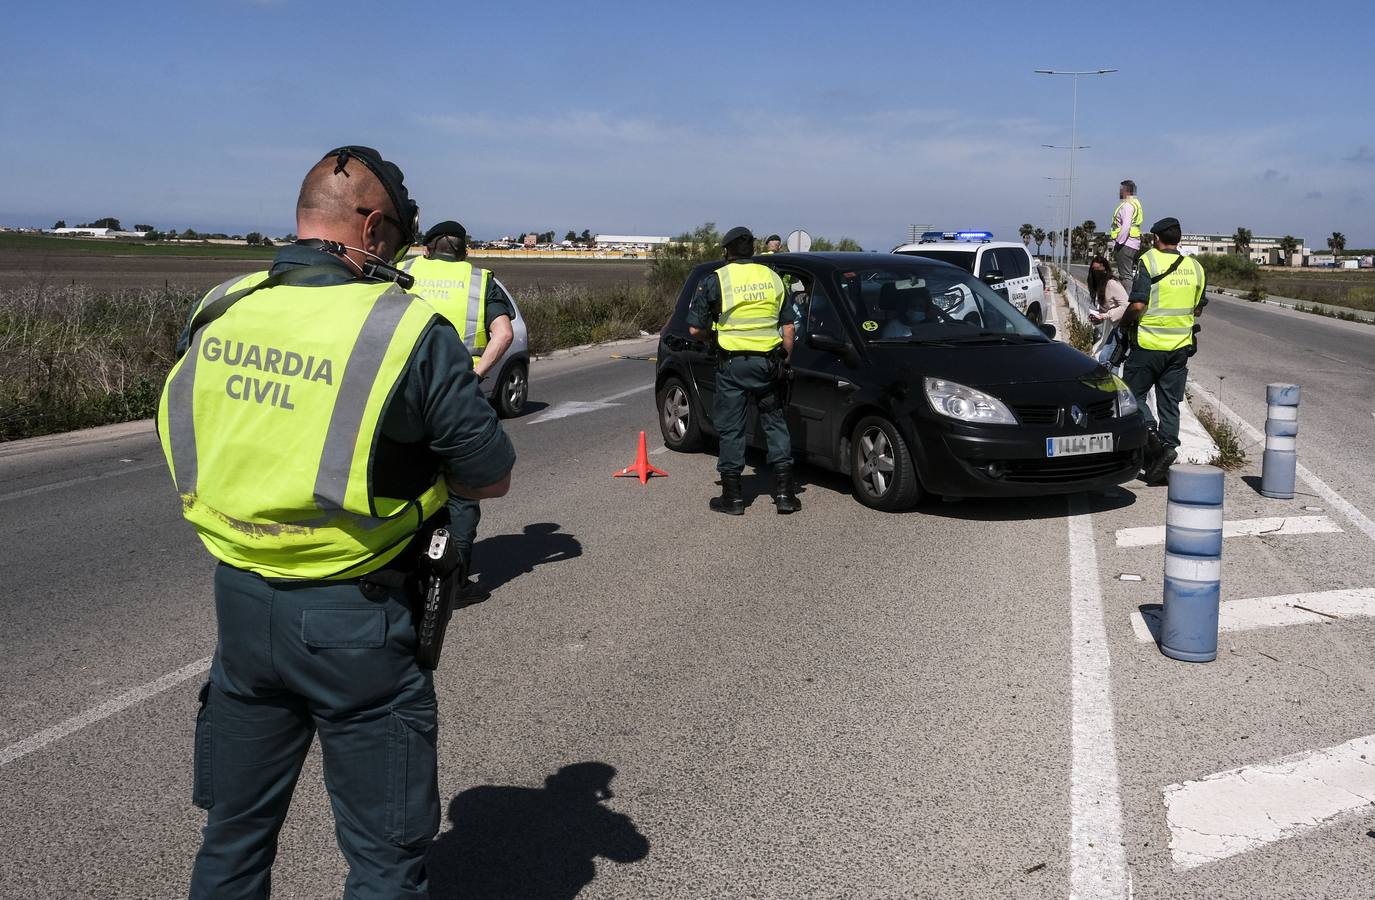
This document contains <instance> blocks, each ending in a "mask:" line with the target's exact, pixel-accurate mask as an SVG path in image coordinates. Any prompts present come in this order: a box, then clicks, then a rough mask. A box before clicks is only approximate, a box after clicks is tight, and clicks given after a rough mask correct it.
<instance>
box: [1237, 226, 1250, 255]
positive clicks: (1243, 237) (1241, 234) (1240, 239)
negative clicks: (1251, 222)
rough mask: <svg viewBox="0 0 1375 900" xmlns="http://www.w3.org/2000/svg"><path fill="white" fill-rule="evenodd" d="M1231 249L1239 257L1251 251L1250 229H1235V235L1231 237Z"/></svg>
mask: <svg viewBox="0 0 1375 900" xmlns="http://www.w3.org/2000/svg"><path fill="white" fill-rule="evenodd" d="M1232 249H1233V250H1235V251H1236V252H1237V254H1238V255H1240V256H1245V255H1246V251H1248V250H1250V249H1251V229H1249V228H1238V229H1237V233H1236V234H1234V235H1232Z"/></svg>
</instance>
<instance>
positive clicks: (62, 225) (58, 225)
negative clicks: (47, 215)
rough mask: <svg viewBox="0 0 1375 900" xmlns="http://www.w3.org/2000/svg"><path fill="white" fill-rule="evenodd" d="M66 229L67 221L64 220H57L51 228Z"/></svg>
mask: <svg viewBox="0 0 1375 900" xmlns="http://www.w3.org/2000/svg"><path fill="white" fill-rule="evenodd" d="M66 227H67V220H66V219H58V220H57V221H56V222H54V223H53V228H54V229H58V228H66Z"/></svg>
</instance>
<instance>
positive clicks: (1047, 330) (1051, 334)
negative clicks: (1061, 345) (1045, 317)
mask: <svg viewBox="0 0 1375 900" xmlns="http://www.w3.org/2000/svg"><path fill="white" fill-rule="evenodd" d="M1038 327H1039V328H1040V329H1041V334H1044V335H1045V336H1046V337H1048V338H1050V339H1051V340H1054V339H1055V326H1054V325H1052V324H1051V323H1050V322H1042V323H1041V324H1040V325H1039V326H1038Z"/></svg>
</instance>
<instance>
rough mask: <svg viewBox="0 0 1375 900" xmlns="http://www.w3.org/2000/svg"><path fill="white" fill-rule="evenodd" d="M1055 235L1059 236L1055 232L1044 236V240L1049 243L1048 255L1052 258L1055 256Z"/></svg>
mask: <svg viewBox="0 0 1375 900" xmlns="http://www.w3.org/2000/svg"><path fill="white" fill-rule="evenodd" d="M1057 234H1059V232H1057V231H1052V232H1051V233H1050V234H1048V235H1046V240H1048V241H1050V255H1051V256H1054V255H1055V235H1057Z"/></svg>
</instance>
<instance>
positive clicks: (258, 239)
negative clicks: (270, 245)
mask: <svg viewBox="0 0 1375 900" xmlns="http://www.w3.org/2000/svg"><path fill="white" fill-rule="evenodd" d="M244 240H245V241H246V242H247V243H248V246H250V247H256V246H258V245H259V244H261V243H262V242H263V236H262V235H261V234H259V233H258V232H256V231H250V232H249V233H248V235H247V236H246V237H245V238H244Z"/></svg>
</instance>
